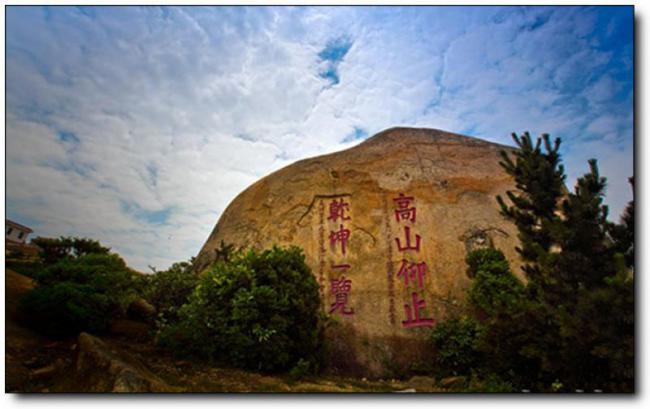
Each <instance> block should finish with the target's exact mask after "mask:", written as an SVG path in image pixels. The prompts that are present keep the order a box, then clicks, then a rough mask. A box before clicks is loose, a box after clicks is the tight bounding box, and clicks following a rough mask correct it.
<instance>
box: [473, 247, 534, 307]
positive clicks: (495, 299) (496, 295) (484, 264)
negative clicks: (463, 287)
mask: <svg viewBox="0 0 650 409" xmlns="http://www.w3.org/2000/svg"><path fill="white" fill-rule="evenodd" d="M467 264H468V266H469V272H470V273H471V276H472V277H474V281H473V282H472V285H471V287H470V289H469V294H468V295H469V300H470V302H471V304H472V305H473V306H475V307H477V308H479V309H480V310H481V311H483V312H484V313H486V314H487V315H488V316H489V317H494V316H496V315H497V314H500V313H508V312H511V311H513V310H515V309H517V308H518V306H519V304H520V303H521V300H522V297H523V294H524V285H523V284H522V283H521V281H519V279H517V277H515V276H514V275H513V274H512V272H511V271H510V266H509V265H508V261H507V260H506V258H505V257H504V255H503V253H502V252H501V251H499V250H495V249H481V250H475V251H472V252H470V253H469V254H468V255H467Z"/></svg>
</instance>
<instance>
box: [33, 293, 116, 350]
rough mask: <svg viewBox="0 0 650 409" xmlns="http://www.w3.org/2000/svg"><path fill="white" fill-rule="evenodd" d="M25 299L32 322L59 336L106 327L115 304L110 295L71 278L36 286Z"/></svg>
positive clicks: (36, 326)
mask: <svg viewBox="0 0 650 409" xmlns="http://www.w3.org/2000/svg"><path fill="white" fill-rule="evenodd" d="M22 302H23V305H24V310H25V312H26V313H27V315H28V316H29V318H30V322H29V323H30V325H31V326H33V327H34V328H36V329H37V330H38V331H40V332H42V333H44V334H46V335H49V336H52V337H57V338H59V337H65V336H68V335H74V334H77V333H79V332H81V331H90V332H102V331H105V330H106V329H107V328H108V326H109V324H110V321H111V320H110V317H111V316H112V314H113V313H114V308H115V304H114V302H113V300H111V298H110V296H109V295H107V294H103V293H99V292H97V291H96V289H95V288H93V287H92V286H90V285H84V284H78V283H73V282H69V281H66V282H61V283H55V284H53V285H50V286H45V287H39V288H36V289H34V290H32V291H30V292H29V293H28V294H26V295H25V297H24V298H23V300H22Z"/></svg>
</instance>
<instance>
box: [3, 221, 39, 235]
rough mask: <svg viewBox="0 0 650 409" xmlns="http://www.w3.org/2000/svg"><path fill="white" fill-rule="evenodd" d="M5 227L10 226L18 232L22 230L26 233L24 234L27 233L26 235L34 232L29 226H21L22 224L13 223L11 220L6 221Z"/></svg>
mask: <svg viewBox="0 0 650 409" xmlns="http://www.w3.org/2000/svg"><path fill="white" fill-rule="evenodd" d="M5 225H8V226H11V227H14V228H16V229H18V230H22V231H24V232H26V233H32V232H33V231H34V230H32V229H30V228H29V227H27V226H23V225H22V224H20V223H16V222H14V221H11V220H9V219H5Z"/></svg>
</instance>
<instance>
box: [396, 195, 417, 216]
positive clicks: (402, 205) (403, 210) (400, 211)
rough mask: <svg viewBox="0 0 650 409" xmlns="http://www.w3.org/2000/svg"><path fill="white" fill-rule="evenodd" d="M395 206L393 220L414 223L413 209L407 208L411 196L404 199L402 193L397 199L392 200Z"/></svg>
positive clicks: (411, 199) (411, 198)
mask: <svg viewBox="0 0 650 409" xmlns="http://www.w3.org/2000/svg"><path fill="white" fill-rule="evenodd" d="M393 201H394V202H395V204H396V205H397V209H395V220H397V221H398V222H399V221H401V220H410V221H412V222H413V223H415V207H409V206H410V205H411V202H412V201H413V196H409V197H406V196H404V193H400V194H399V197H397V198H395V199H393Z"/></svg>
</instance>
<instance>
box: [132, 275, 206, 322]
mask: <svg viewBox="0 0 650 409" xmlns="http://www.w3.org/2000/svg"><path fill="white" fill-rule="evenodd" d="M198 282H199V277H198V275H197V274H196V273H194V272H193V271H192V264H191V262H181V263H174V264H173V265H172V266H171V267H170V268H169V269H167V270H165V271H158V272H156V274H154V275H152V276H149V277H147V285H146V288H145V290H144V297H145V299H146V300H147V301H148V302H149V303H150V304H151V305H153V306H154V307H156V310H157V311H158V321H159V325H160V326H164V325H166V324H167V323H172V322H176V321H177V320H178V311H179V310H180V308H181V307H182V306H183V305H184V304H185V303H187V301H188V298H189V296H190V295H191V294H192V292H193V291H194V289H195V288H196V285H197V284H198Z"/></svg>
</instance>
